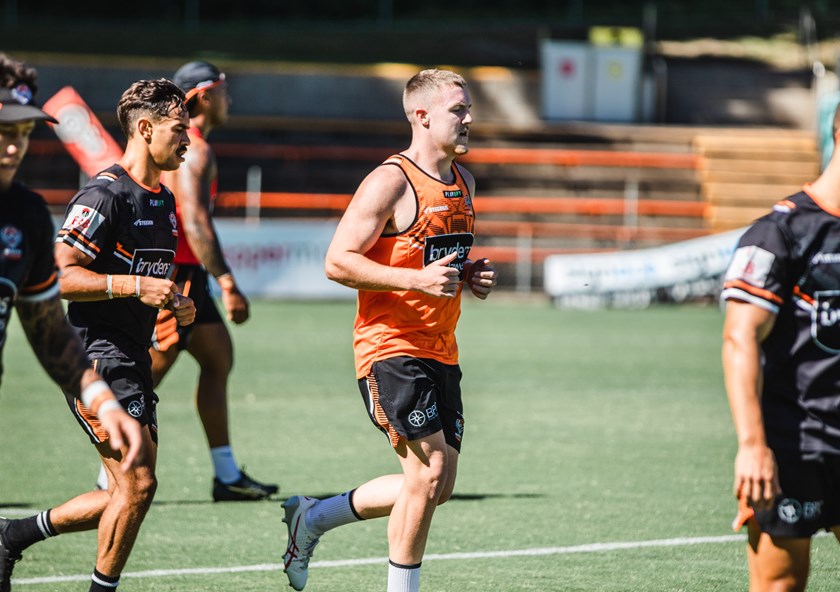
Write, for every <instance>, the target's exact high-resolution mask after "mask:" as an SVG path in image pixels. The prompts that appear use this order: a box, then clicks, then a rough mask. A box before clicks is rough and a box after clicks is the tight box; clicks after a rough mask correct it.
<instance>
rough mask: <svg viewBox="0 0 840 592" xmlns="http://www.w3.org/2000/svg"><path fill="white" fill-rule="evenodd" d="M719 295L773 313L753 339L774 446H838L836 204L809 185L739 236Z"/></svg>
mask: <svg viewBox="0 0 840 592" xmlns="http://www.w3.org/2000/svg"><path fill="white" fill-rule="evenodd" d="M722 297H723V298H724V299H725V300H740V301H743V302H748V303H751V304H753V305H755V306H758V307H760V308H763V309H765V310H768V311H770V312H772V313H774V314H775V315H776V319H775V324H774V325H773V329H772V331H771V332H770V334H769V335H768V336H767V338H766V339H765V340H764V342H763V343H762V344H761V348H762V353H763V354H764V355H763V369H762V372H763V391H762V400H761V404H762V409H763V412H764V423H765V428H766V432H767V439H768V443H769V445H770V447H771V448H773V450H775V451H786V452H823V453H829V454H840V412H838V409H840V355H838V354H840V210H837V209H834V208H832V207H831V206H829V205H828V204H827V203H826V202H825V201H824V200H821V199H820V198H819V196H817V195H814V193H813V191H812V190H811V188H810V186H807V185H806V186H805V188H804V189H803V191H801V192H799V193H797V194H795V195H792V196H790V197H789V198H787V199H785V200H782V201H780V202H778V203H777V204H776V205H775V206H774V207H773V211H772V212H771V213H769V214H767V215H766V216H764V217H762V218H760V219H759V220H757V221H756V222H755V224H753V225H752V226H751V227H750V228H749V229H748V230H747V231H746V232H745V233H744V234H743V235H742V237H741V239H740V240H739V242H738V246H737V248H736V250H735V254H734V256H733V258H732V262H731V263H730V266H729V269H728V270H727V272H726V275H725V278H724V289H723V293H722Z"/></svg>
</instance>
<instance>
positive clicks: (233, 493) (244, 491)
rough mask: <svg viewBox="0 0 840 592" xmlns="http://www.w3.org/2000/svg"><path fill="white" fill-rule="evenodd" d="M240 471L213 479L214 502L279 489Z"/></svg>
mask: <svg viewBox="0 0 840 592" xmlns="http://www.w3.org/2000/svg"><path fill="white" fill-rule="evenodd" d="M240 472H241V473H242V476H241V477H239V481H235V482H233V483H222V482H221V481H219V480H218V479H216V478H214V479H213V501H214V502H252V501H258V500H263V499H267V498H268V497H269V496H271V495H274V494H275V493H277V492H278V491H280V488H279V487H278V486H277V485H274V484H271V483H260V482H259V481H255V480H253V479H251V478H250V477H249V476H248V475H247V474H245V471H244V470H240ZM0 592H5V590H0Z"/></svg>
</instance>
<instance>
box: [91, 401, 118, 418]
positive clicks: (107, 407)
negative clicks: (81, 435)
mask: <svg viewBox="0 0 840 592" xmlns="http://www.w3.org/2000/svg"><path fill="white" fill-rule="evenodd" d="M114 409H122V405H120V402H119V401H117V400H116V399H108V400H107V401H105V402H104V403H102V405H100V406H99V409H98V410H97V411H96V417H99V418H101V417H102V416H103V415H105V414H106V413H108V412H109V411H113V410H114Z"/></svg>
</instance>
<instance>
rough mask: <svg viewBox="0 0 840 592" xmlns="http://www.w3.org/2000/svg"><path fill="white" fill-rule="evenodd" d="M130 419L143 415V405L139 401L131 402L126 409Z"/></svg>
mask: <svg viewBox="0 0 840 592" xmlns="http://www.w3.org/2000/svg"><path fill="white" fill-rule="evenodd" d="M126 411H128V414H129V415H130V416H131V417H134V418H137V417H140V416H141V415H143V403H142V402H141V401H132V402H131V403H129V404H128V407H127V408H126Z"/></svg>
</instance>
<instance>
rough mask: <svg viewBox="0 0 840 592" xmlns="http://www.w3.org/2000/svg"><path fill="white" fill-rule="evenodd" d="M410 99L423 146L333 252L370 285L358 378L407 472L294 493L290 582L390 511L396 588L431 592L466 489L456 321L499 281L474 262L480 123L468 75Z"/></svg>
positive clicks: (341, 267)
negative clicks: (434, 552) (431, 577)
mask: <svg viewBox="0 0 840 592" xmlns="http://www.w3.org/2000/svg"><path fill="white" fill-rule="evenodd" d="M403 106H404V108H405V112H406V116H407V117H408V120H409V122H410V123H411V129H412V140H411V145H410V146H409V147H408V148H407V149H406V150H404V151H403V152H401V153H399V154H396V155H394V156H392V157H390V158H388V159H387V160H386V161H385V162H384V163H383V164H382V165H381V166H379V167H377V168H376V169H374V170H373V172H371V173H370V174H369V175H368V176H367V178H365V180H364V181H363V182H362V184H361V185H360V186H359V189H358V190H357V191H356V194H355V195H354V197H353V200H352V201H351V203H350V205H349V207H348V208H347V211H346V212H345V214H344V216H343V218H342V220H341V222H340V223H339V225H338V228H337V230H336V233H335V236H334V237H333V241H332V244H331V245H330V248H329V250H328V252H327V258H326V273H327V276H328V277H329V278H330V279H332V280H334V281H336V282H339V283H341V284H344V285H346V286H349V287H352V288H355V289H357V290H358V291H359V300H358V313H357V315H356V321H355V327H354V352H355V361H356V378H357V379H358V382H359V388H360V391H361V393H362V397H363V399H364V401H365V405H366V407H367V409H368V413H369V415H370V418H371V420H372V421H373V423H374V425H375V426H376V427H377V428H379V429H380V430H382V431H383V432H384V433H385V434H386V436H387V437H388V440H389V443H390V445H391V447H392V448H393V450H394V451H395V452H396V454H397V457H398V459H399V461H400V464H401V465H402V473H401V474H394V475H385V476H382V477H378V478H376V479H373V480H372V481H368V482H367V483H365V484H363V485H361V486H359V487H357V488H356V489H353V490H351V491H348V492H346V493H343V494H341V495H337V496H335V497H332V498H328V499H323V500H317V499H314V498H310V497H304V496H293V497H291V498H289V499H288V500H287V501H286V502H285V503H284V504H283V507H284V508H285V519H284V521H285V522H286V524H287V527H288V535H289V540H288V546H287V549H286V553H285V555H284V565H285V571H286V575H287V576H288V578H289V583H290V584H291V586H292V587H293V588H294V589H295V590H303V588H304V586H305V585H306V581H307V578H308V565H309V559H310V558H311V556H312V551H313V550H314V548H315V545H316V544H317V543H318V540H319V538H320V537H321V535H323V533H324V532H326V531H328V530H331V529H333V528H336V527H338V526H341V525H344V524H348V523H351V522H356V521H358V520H366V519H369V518H379V517H383V516H389V517H390V518H389V522H388V543H389V568H388V570H389V571H388V588H387V589H388V592H417V591H418V590H419V586H420V583H419V582H420V564H421V561H422V559H423V553H424V551H425V547H426V540H427V536H428V532H429V526H430V524H431V520H432V515H433V514H434V511H435V508H436V506H438V505H440V504H442V503H444V502H445V501H446V500H448V499H449V497H450V496H451V494H452V490H453V488H454V486H455V476H456V473H457V468H458V454H459V451H460V448H461V439H462V437H463V433H464V418H463V406H462V404H461V391H460V379H461V371H460V368H459V366H458V346H457V343H456V341H455V326H456V324H457V322H458V317H459V316H460V299H461V292H462V290H463V288H464V286H466V287H467V289H469V290H470V291H471V292H472V293H473V294H474V295H475V296H476V297H478V298H480V299H482V300H483V299H485V298H486V297H487V296H488V295H489V294H490V292H491V291H492V290H493V288H494V286H495V285H496V272H495V271H494V270H493V269H492V268H491V267H490V265H489V262H488V261H487V260H486V259H481V260H478V261H473V260H472V259H470V257H469V254H470V249H471V247H472V244H473V221H474V212H473V204H472V197H473V195H474V192H475V180H474V179H473V177H472V175H470V173H469V172H467V171H466V170H465V169H464V168H463V167H461V166H460V165H458V164H456V163H455V158H456V157H457V156H460V155H463V154H466V152H467V150H468V146H467V144H468V140H469V129H470V124H471V123H472V115H471V114H470V107H471V104H470V96H469V92H468V91H467V85H466V81H465V80H464V79H463V78H462V77H461V76H460V75H458V74H455V73H454V72H449V71H446V70H424V71H422V72H420V73H418V74H417V75H415V76H414V77H413V78H411V80H409V81H408V83H407V84H406V87H405V91H404V93H403Z"/></svg>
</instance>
